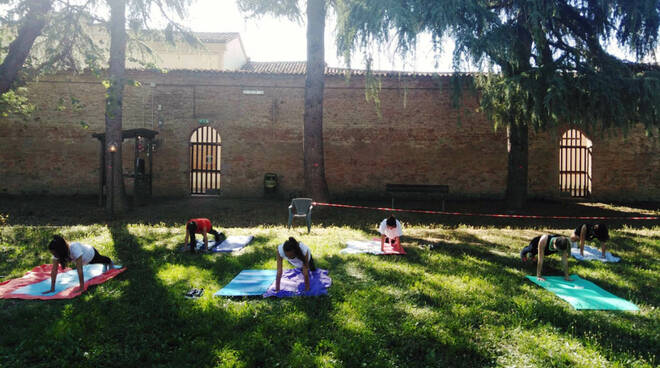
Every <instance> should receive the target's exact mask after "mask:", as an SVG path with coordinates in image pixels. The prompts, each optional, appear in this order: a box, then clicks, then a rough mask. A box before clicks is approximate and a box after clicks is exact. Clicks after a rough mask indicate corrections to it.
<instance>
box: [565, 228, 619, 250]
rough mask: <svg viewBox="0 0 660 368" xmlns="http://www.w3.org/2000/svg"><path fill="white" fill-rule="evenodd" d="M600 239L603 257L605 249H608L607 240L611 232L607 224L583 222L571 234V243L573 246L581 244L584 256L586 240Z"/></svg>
mask: <svg viewBox="0 0 660 368" xmlns="http://www.w3.org/2000/svg"><path fill="white" fill-rule="evenodd" d="M594 238H595V239H598V240H599V241H600V249H601V252H602V255H601V258H605V251H606V249H607V247H606V245H605V242H606V241H608V240H609V239H610V234H609V233H608V231H607V225H605V224H603V223H600V224H595V225H592V224H582V225H580V226H578V227H577V228H576V229H575V231H574V232H573V234H571V243H573V246H576V247H577V245H578V242H579V245H580V255H581V256H583V257H584V241H585V240H593V239H594Z"/></svg>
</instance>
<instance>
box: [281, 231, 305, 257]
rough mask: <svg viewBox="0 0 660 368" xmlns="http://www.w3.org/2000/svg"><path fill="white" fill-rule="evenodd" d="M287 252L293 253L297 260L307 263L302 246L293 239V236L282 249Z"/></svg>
mask: <svg viewBox="0 0 660 368" xmlns="http://www.w3.org/2000/svg"><path fill="white" fill-rule="evenodd" d="M282 248H283V249H284V251H285V252H293V253H294V254H295V255H296V258H298V259H299V260H301V261H303V262H304V261H305V256H304V255H303V254H302V250H301V249H300V244H299V243H298V241H297V240H296V239H294V238H293V236H290V237H289V240H287V241H285V242H284V246H283V247H282Z"/></svg>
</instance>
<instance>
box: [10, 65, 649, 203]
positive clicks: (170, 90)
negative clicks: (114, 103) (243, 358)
mask: <svg viewBox="0 0 660 368" xmlns="http://www.w3.org/2000/svg"><path fill="white" fill-rule="evenodd" d="M326 74H327V76H326V84H325V95H324V119H323V123H324V139H325V160H326V162H325V164H326V177H327V181H328V186H329V188H330V192H331V195H332V196H333V197H335V198H342V197H360V198H377V197H384V196H385V195H386V194H385V184H386V183H406V184H446V185H448V186H449V190H450V197H454V198H502V197H503V196H504V193H505V190H506V176H507V156H506V155H507V141H506V131H505V130H504V129H500V130H498V131H495V130H494V129H493V124H492V123H491V122H489V121H488V120H487V119H486V117H485V115H484V114H483V113H481V112H479V111H478V110H477V107H478V103H477V97H476V96H474V95H472V94H470V93H469V92H468V93H466V94H464V96H463V98H462V99H461V101H460V105H459V107H458V108H455V107H454V104H453V103H452V94H451V93H452V92H451V91H452V87H451V79H450V78H451V77H450V76H449V75H427V74H396V73H389V74H388V73H383V74H381V75H380V76H379V77H378V78H379V79H380V81H381V84H382V89H381V91H380V95H379V99H380V107H379V108H377V107H376V105H375V104H374V103H372V102H367V101H366V99H365V80H364V76H363V75H361V73H359V72H354V73H353V75H352V76H351V77H350V78H346V76H345V75H344V72H343V71H342V70H340V69H332V68H328V69H327V71H326ZM130 78H131V79H134V80H138V81H140V82H141V86H130V87H127V88H126V91H125V97H124V107H123V108H124V123H123V124H124V129H131V128H148V129H153V130H156V131H158V132H159V134H158V136H157V143H156V145H155V147H154V153H153V165H154V166H153V174H154V176H153V194H154V196H161V197H185V196H190V195H191V194H192V193H194V192H195V187H196V186H198V182H199V181H200V180H210V181H213V183H211V184H210V187H208V188H207V189H219V191H220V193H221V196H227V197H258V196H261V195H262V194H263V178H264V174H266V173H276V174H277V175H278V178H279V184H280V188H279V193H280V194H281V195H282V196H288V195H289V194H290V193H295V192H299V191H301V190H302V188H303V172H302V162H303V144H302V142H303V112H304V111H303V110H304V100H303V99H304V85H305V80H304V78H305V77H304V64H301V63H249V62H248V63H247V64H245V65H244V66H243V67H242V68H241V69H240V70H237V71H228V72H220V71H201V70H196V71H193V70H170V71H169V72H167V73H161V72H155V71H140V70H133V71H131V72H130ZM29 91H30V92H29V93H30V98H31V100H32V102H33V103H34V104H35V105H36V108H37V109H36V111H35V112H34V114H33V115H32V116H30V117H28V118H23V117H18V116H10V117H6V118H1V119H0V193H5V194H14V195H21V194H23V195H26V194H27V195H29V194H48V195H74V194H78V195H93V194H96V193H97V192H98V184H99V183H98V181H99V170H100V168H99V143H98V141H97V140H95V139H93V138H92V137H91V135H92V133H96V132H102V131H103V130H104V106H105V102H104V96H105V90H104V88H103V86H102V84H101V81H100V80H99V79H96V78H95V77H94V76H92V75H70V74H60V75H54V76H49V77H46V78H42V79H40V80H39V81H38V82H36V83H33V84H30V85H29ZM72 97H73V98H74V99H75V100H76V101H78V100H79V102H76V103H75V104H71V103H69V101H73V99H72ZM63 101H64V102H63ZM200 128H204V129H206V130H205V131H204V132H203V131H202V130H200ZM584 133H586V132H579V131H576V130H571V129H570V127H564V128H561V129H557V130H553V131H548V132H534V131H532V132H530V140H529V194H530V197H537V198H547V199H553V198H559V197H562V196H564V195H566V194H569V195H570V194H571V190H572V191H573V192H572V194H573V195H587V196H589V197H590V198H593V199H598V200H626V201H631V200H653V201H658V200H660V140H659V139H658V137H657V134H656V136H655V137H647V136H646V135H645V132H644V130H643V129H642V128H641V127H637V128H635V129H633V130H632V131H630V132H628V134H627V135H625V136H624V134H623V133H622V132H618V131H609V132H604V133H601V132H597V133H586V134H584ZM203 134H205V135H206V137H203V136H202V135H203ZM204 139H211V140H210V141H209V142H210V143H209V144H211V145H212V146H213V147H215V150H213V151H199V148H195V147H198V146H196V145H194V144H192V143H197V142H199V141H201V140H204ZM191 140H192V143H191ZM132 150H133V146H132V145H130V144H129V143H126V146H125V147H124V152H125V154H124V166H125V167H126V168H128V167H132V162H131V160H132V157H133V156H132ZM573 156H574V157H573ZM567 157H568V161H570V165H569V164H567V163H566V161H567ZM560 161H561V162H560ZM576 162H577V163H576ZM205 165H206V167H209V168H219V169H220V175H219V180H218V178H217V176H214V177H213V178H201V179H200V178H199V177H193V176H192V173H193V172H194V171H195V170H194V169H196V168H200V167H205ZM567 181H568V182H569V184H570V185H569V187H570V188H568V187H566V182H567ZM127 184H128V187H129V190H130V183H127ZM562 185H563V186H564V187H562ZM574 186H579V187H580V188H581V190H584V191H585V192H584V193H581V194H580V193H577V192H576V191H575V190H574V189H575V188H573V187H574ZM197 189H198V188H197ZM566 192H568V193H566ZM576 193H577V194H576Z"/></svg>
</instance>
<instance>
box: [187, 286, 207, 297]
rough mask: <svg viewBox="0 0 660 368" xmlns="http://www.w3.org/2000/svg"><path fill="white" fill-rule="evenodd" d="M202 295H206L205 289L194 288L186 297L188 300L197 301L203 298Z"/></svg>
mask: <svg viewBox="0 0 660 368" xmlns="http://www.w3.org/2000/svg"><path fill="white" fill-rule="evenodd" d="M202 295H204V288H201V289H196V288H193V289H190V291H188V292H187V293H186V295H185V297H186V298H188V299H195V298H199V297H201V296H202Z"/></svg>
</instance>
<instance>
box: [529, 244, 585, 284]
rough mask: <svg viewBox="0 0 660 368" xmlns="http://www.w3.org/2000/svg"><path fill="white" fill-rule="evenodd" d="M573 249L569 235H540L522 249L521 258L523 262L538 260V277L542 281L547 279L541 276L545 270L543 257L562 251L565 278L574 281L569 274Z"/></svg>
mask: <svg viewBox="0 0 660 368" xmlns="http://www.w3.org/2000/svg"><path fill="white" fill-rule="evenodd" d="M570 251H571V243H570V241H569V240H568V238H567V237H565V236H561V235H539V236H537V237H535V238H534V239H532V241H530V242H529V245H528V246H526V247H525V248H523V250H521V251H520V258H521V259H522V261H523V262H527V261H529V260H536V256H537V255H538V262H537V264H536V277H537V278H538V279H539V280H540V281H545V279H544V278H543V277H542V276H541V274H542V271H543V258H544V256H545V255H550V254H553V253H559V252H561V264H562V268H563V269H564V280H566V281H573V279H571V278H570V276H569V275H568V254H569V253H570Z"/></svg>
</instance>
